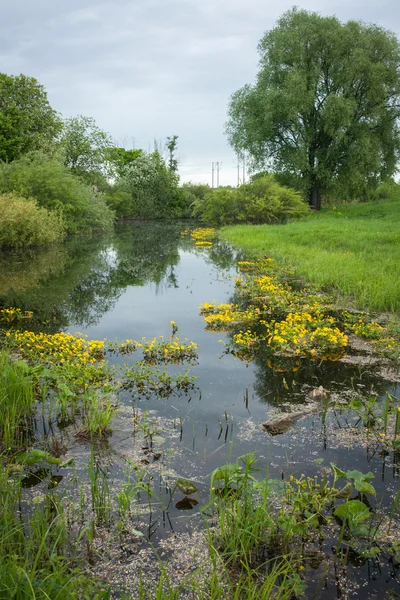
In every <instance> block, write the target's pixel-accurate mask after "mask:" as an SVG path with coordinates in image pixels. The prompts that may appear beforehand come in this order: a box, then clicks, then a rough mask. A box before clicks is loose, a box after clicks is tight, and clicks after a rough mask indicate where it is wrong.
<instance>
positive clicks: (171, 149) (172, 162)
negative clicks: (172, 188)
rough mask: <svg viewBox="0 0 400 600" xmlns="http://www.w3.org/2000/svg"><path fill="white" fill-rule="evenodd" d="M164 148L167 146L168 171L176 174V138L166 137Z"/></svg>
mask: <svg viewBox="0 0 400 600" xmlns="http://www.w3.org/2000/svg"><path fill="white" fill-rule="evenodd" d="M166 146H167V149H168V153H169V158H168V167H169V170H170V171H173V172H174V173H176V172H177V170H178V160H177V159H176V158H175V152H176V149H177V147H178V136H177V135H171V136H169V137H167V142H166Z"/></svg>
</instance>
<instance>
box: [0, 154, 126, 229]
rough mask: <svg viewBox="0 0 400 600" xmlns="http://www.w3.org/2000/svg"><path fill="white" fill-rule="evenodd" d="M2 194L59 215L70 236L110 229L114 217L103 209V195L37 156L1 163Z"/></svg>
mask: <svg viewBox="0 0 400 600" xmlns="http://www.w3.org/2000/svg"><path fill="white" fill-rule="evenodd" d="M1 192H3V193H6V192H14V193H15V194H16V195H19V196H22V197H24V198H34V199H35V200H36V201H37V203H38V205H39V206H41V207H43V208H46V209H47V210H50V211H58V212H61V213H62V214H63V216H64V219H65V223H66V227H67V230H68V231H69V232H72V233H76V232H79V231H92V230H98V229H99V230H107V229H111V228H112V226H113V220H114V213H113V212H112V211H111V209H110V208H109V207H108V206H107V205H106V201H105V198H104V195H103V194H101V193H99V192H97V191H96V189H95V188H94V187H93V186H91V185H89V184H87V183H85V182H84V181H83V180H82V179H80V178H79V177H77V176H76V175H73V174H72V173H71V172H70V170H69V169H68V168H67V167H65V166H64V165H62V164H61V163H60V162H58V161H57V160H55V159H52V158H49V157H48V156H46V155H44V154H42V153H39V152H34V153H30V154H27V155H25V156H24V157H23V158H21V159H20V160H15V161H14V162H12V163H10V164H7V163H0V193H1Z"/></svg>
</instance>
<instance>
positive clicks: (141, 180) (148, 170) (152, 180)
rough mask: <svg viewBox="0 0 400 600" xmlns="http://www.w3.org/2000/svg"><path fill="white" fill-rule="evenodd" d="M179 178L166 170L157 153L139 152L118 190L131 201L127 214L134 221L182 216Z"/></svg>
mask: <svg viewBox="0 0 400 600" xmlns="http://www.w3.org/2000/svg"><path fill="white" fill-rule="evenodd" d="M178 183H179V177H178V175H177V174H176V173H175V172H174V171H171V170H170V169H168V168H167V165H166V164H165V161H164V159H163V158H162V157H161V156H160V154H159V153H158V152H153V153H151V154H149V153H146V152H142V153H141V154H140V155H139V156H138V157H137V158H136V159H135V160H134V161H133V162H132V164H130V165H129V166H128V167H126V169H125V171H124V175H123V176H122V177H121V179H120V181H119V185H118V189H119V190H121V191H124V192H128V193H129V194H130V195H131V198H132V201H131V205H130V207H129V212H128V214H125V215H121V216H125V217H130V218H136V219H162V218H166V217H167V218H168V217H181V216H183V207H184V201H183V195H182V192H181V189H180V188H179V187H178Z"/></svg>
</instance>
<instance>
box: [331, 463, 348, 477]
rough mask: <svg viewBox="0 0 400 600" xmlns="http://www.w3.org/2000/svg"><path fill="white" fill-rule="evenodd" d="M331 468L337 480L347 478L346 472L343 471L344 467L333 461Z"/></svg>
mask: <svg viewBox="0 0 400 600" xmlns="http://www.w3.org/2000/svg"><path fill="white" fill-rule="evenodd" d="M331 469H332V471H333V477H334V479H335V481H336V480H337V479H346V473H345V472H344V471H342V469H339V467H337V466H336V465H334V464H333V463H331Z"/></svg>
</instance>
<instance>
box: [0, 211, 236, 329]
mask: <svg viewBox="0 0 400 600" xmlns="http://www.w3.org/2000/svg"><path fill="white" fill-rule="evenodd" d="M183 229H184V224H182V223H176V222H175V223H151V224H150V223H135V224H120V225H119V226H118V227H117V230H116V231H115V233H113V234H109V235H103V236H91V237H75V238H72V239H69V240H67V241H66V242H65V243H64V244H60V245H58V246H54V247H51V248H46V249H41V250H36V251H25V250H24V251H15V252H10V253H3V255H2V256H1V258H0V304H1V305H4V306H15V307H20V308H22V309H28V308H29V310H33V311H34V313H35V315H36V316H37V320H36V326H37V327H39V325H40V327H41V328H42V329H43V324H44V325H45V327H44V328H45V330H46V331H49V332H54V331H58V330H59V329H63V328H66V327H68V326H69V325H70V324H71V323H73V324H74V325H77V326H79V327H82V328H84V329H85V328H88V327H89V326H93V325H96V324H97V323H98V322H99V320H100V319H101V317H102V316H103V315H104V314H106V313H107V312H109V311H110V310H111V309H112V308H113V306H114V305H115V303H116V302H117V300H118V299H119V298H120V297H121V295H122V294H123V292H124V290H126V288H127V287H129V286H135V287H143V286H145V285H147V284H150V283H151V284H154V293H155V294H156V295H157V294H162V293H163V292H164V291H165V290H167V289H169V288H175V289H177V288H179V278H178V274H177V270H176V267H177V265H178V264H179V262H180V252H182V251H189V250H191V251H193V244H192V242H191V241H190V240H188V239H185V238H182V237H181V236H180V233H181V231H182V230H183ZM197 253H198V254H200V253H201V251H198V252H197ZM235 259H236V255H235V252H234V251H232V249H231V248H230V247H228V246H227V245H224V244H221V245H218V244H217V245H216V246H215V248H213V249H212V252H211V254H210V255H209V257H208V259H207V260H209V261H211V262H212V263H213V264H215V265H217V266H218V267H219V268H221V269H228V268H229V267H230V266H231V265H232V264H233V263H234V262H235Z"/></svg>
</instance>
